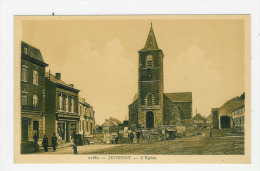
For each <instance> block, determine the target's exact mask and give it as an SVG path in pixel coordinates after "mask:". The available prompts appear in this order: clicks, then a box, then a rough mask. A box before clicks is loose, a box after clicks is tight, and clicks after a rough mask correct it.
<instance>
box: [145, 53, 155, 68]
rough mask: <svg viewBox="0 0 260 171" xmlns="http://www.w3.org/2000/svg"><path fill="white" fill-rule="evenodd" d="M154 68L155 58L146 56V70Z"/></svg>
mask: <svg viewBox="0 0 260 171" xmlns="http://www.w3.org/2000/svg"><path fill="white" fill-rule="evenodd" d="M152 67H153V56H152V55H147V56H146V68H152Z"/></svg>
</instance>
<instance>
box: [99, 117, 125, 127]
mask: <svg viewBox="0 0 260 171" xmlns="http://www.w3.org/2000/svg"><path fill="white" fill-rule="evenodd" d="M119 124H122V122H121V121H119V120H118V119H116V118H112V117H110V118H109V119H106V120H105V122H104V123H103V124H102V126H118V125H119Z"/></svg>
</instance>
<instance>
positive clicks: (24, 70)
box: [22, 65, 28, 82]
mask: <svg viewBox="0 0 260 171" xmlns="http://www.w3.org/2000/svg"><path fill="white" fill-rule="evenodd" d="M22 81H24V82H28V67H27V66H25V65H23V66H22Z"/></svg>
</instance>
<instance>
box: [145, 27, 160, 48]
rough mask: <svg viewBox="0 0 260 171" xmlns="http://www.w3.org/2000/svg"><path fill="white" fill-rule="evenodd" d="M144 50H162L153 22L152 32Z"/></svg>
mask: <svg viewBox="0 0 260 171" xmlns="http://www.w3.org/2000/svg"><path fill="white" fill-rule="evenodd" d="M142 50H160V49H159V47H158V45H157V42H156V38H155V35H154V32H153V26H152V24H151V28H150V32H149V34H148V37H147V40H146V43H145V46H144V48H143V49H142Z"/></svg>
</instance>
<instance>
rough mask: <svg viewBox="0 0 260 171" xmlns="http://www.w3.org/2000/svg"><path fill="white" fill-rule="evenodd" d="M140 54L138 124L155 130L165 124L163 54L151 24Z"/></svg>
mask: <svg viewBox="0 0 260 171" xmlns="http://www.w3.org/2000/svg"><path fill="white" fill-rule="evenodd" d="M138 52H139V75H138V86H139V87H138V97H139V98H138V99H139V102H138V103H139V105H138V106H139V108H138V122H139V124H140V125H141V126H142V127H146V128H154V127H158V126H159V125H162V124H163V52H162V50H161V49H159V47H158V45H157V42H156V38H155V35H154V31H153V27H152V24H151V28H150V32H149V34H148V37H147V40H146V43H145V47H144V48H143V49H141V50H140V51H138Z"/></svg>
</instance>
